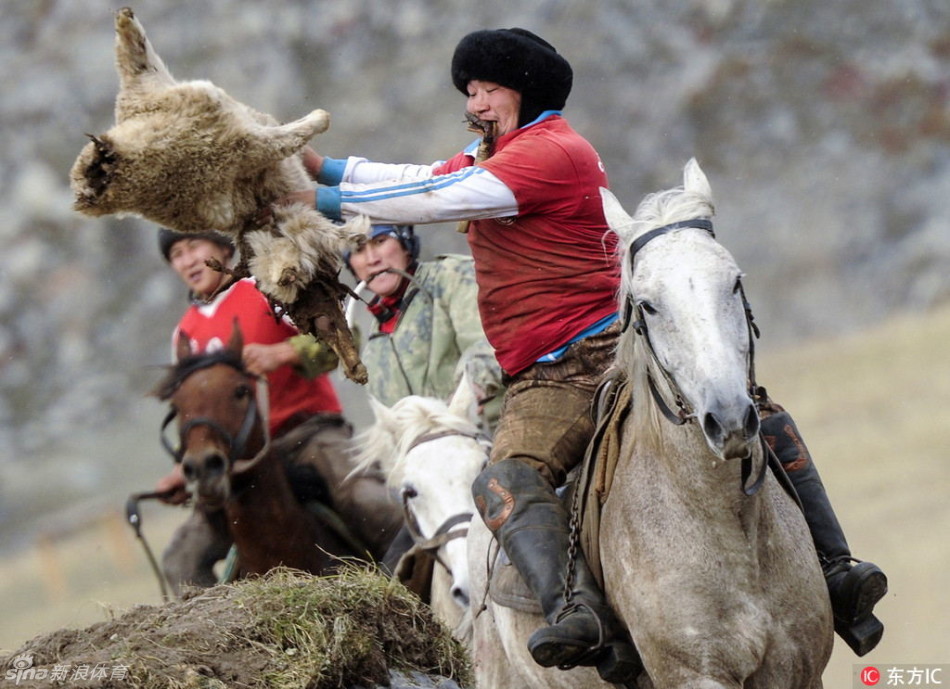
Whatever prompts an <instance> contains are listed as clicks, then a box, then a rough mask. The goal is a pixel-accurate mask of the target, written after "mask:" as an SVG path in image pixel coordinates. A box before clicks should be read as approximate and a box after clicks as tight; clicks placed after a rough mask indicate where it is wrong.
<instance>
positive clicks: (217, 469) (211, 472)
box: [205, 454, 227, 476]
mask: <svg viewBox="0 0 950 689" xmlns="http://www.w3.org/2000/svg"><path fill="white" fill-rule="evenodd" d="M226 468H227V462H226V461H225V459H224V457H222V456H221V455H219V454H213V455H210V456H209V457H208V458H207V459H206V460H205V473H206V474H207V475H208V476H220V475H221V474H223V473H224V471H225V469H226Z"/></svg>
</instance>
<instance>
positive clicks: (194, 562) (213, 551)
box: [162, 507, 231, 596]
mask: <svg viewBox="0 0 950 689" xmlns="http://www.w3.org/2000/svg"><path fill="white" fill-rule="evenodd" d="M230 547H231V536H230V534H229V533H228V527H227V521H226V519H225V518H224V512H223V511H221V510H216V511H214V512H207V511H206V510H204V509H203V508H201V507H195V509H194V510H193V511H192V513H191V515H190V516H189V517H188V519H187V520H186V521H185V522H184V523H183V524H182V525H181V526H179V527H178V528H177V529H176V530H175V533H174V534H173V535H172V540H171V541H170V542H169V544H168V547H166V548H165V551H164V552H163V553H162V570H163V571H164V573H165V580H166V581H167V582H168V584H169V586H171V588H172V591H173V592H174V593H175V595H176V596H181V589H182V587H183V586H200V587H202V588H207V587H209V586H214V585H215V584H217V583H218V577H217V575H216V574H215V573H214V565H215V564H216V563H217V562H218V561H219V560H223V559H224V558H225V557H227V554H228V550H229V549H230Z"/></svg>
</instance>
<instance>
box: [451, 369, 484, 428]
mask: <svg viewBox="0 0 950 689" xmlns="http://www.w3.org/2000/svg"><path fill="white" fill-rule="evenodd" d="M449 412H450V413H452V414H453V415H455V416H458V417H459V418H462V419H465V420H466V421H471V422H472V423H476V424H477V423H478V396H477V395H476V394H475V386H474V385H472V382H471V380H469V377H468V371H464V372H463V373H462V379H461V380H460V381H459V384H458V387H457V388H455V392H453V393H452V399H451V400H449Z"/></svg>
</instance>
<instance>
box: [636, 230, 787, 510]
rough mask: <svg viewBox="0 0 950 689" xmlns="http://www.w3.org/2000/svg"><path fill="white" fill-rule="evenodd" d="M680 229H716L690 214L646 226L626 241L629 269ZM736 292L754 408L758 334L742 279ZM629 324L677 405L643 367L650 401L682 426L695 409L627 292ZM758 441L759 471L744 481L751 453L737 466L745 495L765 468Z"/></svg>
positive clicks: (711, 232) (758, 485)
mask: <svg viewBox="0 0 950 689" xmlns="http://www.w3.org/2000/svg"><path fill="white" fill-rule="evenodd" d="M681 229H697V230H705V231H706V232H708V233H709V235H710V236H711V237H712V238H713V239H715V238H716V233H715V231H714V230H713V223H712V220H710V219H709V218H693V219H691V220H680V221H678V222H673V223H670V224H668V225H664V226H662V227H658V228H656V229H653V230H650V231H649V232H645V233H643V234H642V235H640V236H639V237H637V238H636V239H635V240H634V241H633V243H632V244H631V245H630V270H631V272H632V271H633V266H634V262H635V261H636V257H637V252H639V251H640V249H642V248H643V247H644V246H646V245H647V244H649V243H650V242H651V241H653V240H654V239H656V238H657V237H662V236H663V235H666V234H669V233H670V232H673V231H675V230H681ZM736 284H737V286H738V291H739V295H740V296H741V297H742V308H743V311H744V312H745V320H746V329H747V331H748V335H749V356H748V360H747V361H748V363H747V365H748V374H747V379H748V385H749V396H750V397H751V399H752V400H754V401H755V405H756V408H757V409H758V406H759V404H758V401H757V400H758V395H757V390H758V386H757V385H756V382H755V339H756V338H758V337H759V335H760V333H759V327H758V325H756V323H755V317H754V316H753V314H752V305H751V304H750V303H749V300H748V299H747V298H746V294H745V289H744V287H743V286H742V280H741V279H740V280H738V281H737V283H736ZM634 313H635V314H636V320H635V321H633V322H632V323H631V318H632V317H633V315H634ZM631 325H632V327H633V329H634V331H635V332H636V333H637V335H639V336H640V337H642V338H643V342H644V344H645V345H646V349H647V351H648V352H649V353H650V358H651V359H652V360H653V364H654V366H655V368H656V369H657V370H658V371H659V372H660V375H662V376H663V379H664V380H665V381H666V384H667V387H668V388H669V389H670V391H671V392H672V393H673V399H674V402H675V404H676V407H677V411H675V412H674V411H673V410H672V409H671V408H670V406H669V405H668V404H667V403H666V401H665V400H664V399H663V396H662V395H661V394H660V391H659V389H658V388H657V386H656V382H655V381H654V380H653V376H652V375H651V374H650V372H649V371H647V384H648V385H649V388H650V394H651V395H652V396H653V401H654V402H655V403H656V406H657V408H658V409H659V410H660V412H661V413H662V414H663V416H664V417H666V419H667V420H668V421H669V422H670V423H672V424H674V425H676V426H682V425H683V424H685V423H687V422H693V421H695V420H696V413H695V411H694V410H693V409H692V407H691V406H690V404H689V402H687V401H686V398H685V396H684V395H683V393H682V390H681V389H680V387H679V385H677V383H676V380H675V379H674V378H673V375H672V374H671V373H670V372H669V371H667V370H666V367H664V366H663V364H662V363H661V362H660V358H659V356H658V355H657V353H656V349H655V348H654V347H653V342H652V341H651V340H650V331H649V329H648V328H647V322H646V316H645V315H644V312H643V304H641V303H638V302H636V301H635V300H634V299H633V296H632V295H629V294H628V295H627V299H626V301H625V303H624V313H623V319H622V326H621V332H623V331H625V330H626V329H627V328H628V327H630V326H631ZM759 438H760V441H761V443H762V445H763V450H764V454H763V461H762V466H761V467H760V468H759V472H758V474H757V476H756V478H755V481H754V482H753V483H752V484H751V485H748V480H749V478H750V477H751V475H752V457H751V454H750V455H749V456H747V457H743V458H742V468H741V475H742V478H741V485H742V492H743V493H745V494H746V495H754V494H755V493H757V492H758V491H759V489H760V488H761V487H762V483H763V482H764V480H765V469H766V467H767V465H768V464H769V462H768V456H769V452H768V445H767V443H766V442H765V438H764V437H763V436H762V434H761V432H760V433H759Z"/></svg>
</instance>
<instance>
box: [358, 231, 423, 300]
mask: <svg viewBox="0 0 950 689" xmlns="http://www.w3.org/2000/svg"><path fill="white" fill-rule="evenodd" d="M411 260H412V257H411V256H410V255H409V252H408V251H406V250H405V249H404V248H403V246H402V244H400V243H399V240H398V239H396V238H395V237H393V236H392V235H391V234H381V235H378V236H376V237H373V238H372V239H370V240H369V241H368V242H366V244H364V245H363V246H362V247H361V248H360V249H359V250H357V251H354V252H353V253H352V254H350V268H352V269H353V273H354V275H356V277H357V278H358V279H360V280H363V281H365V282H366V286H367V287H369V289H370V290H371V291H372V292H373V293H374V294H376V295H378V296H380V297H388V296H389V295H390V294H392V293H393V292H395V291H396V290H397V289H399V284H400V282H401V281H402V276H401V275H397V274H396V273H386V272H383V271H385V270H386V269H387V268H398V269H399V270H406V268H408V267H409V263H410V261H411Z"/></svg>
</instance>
